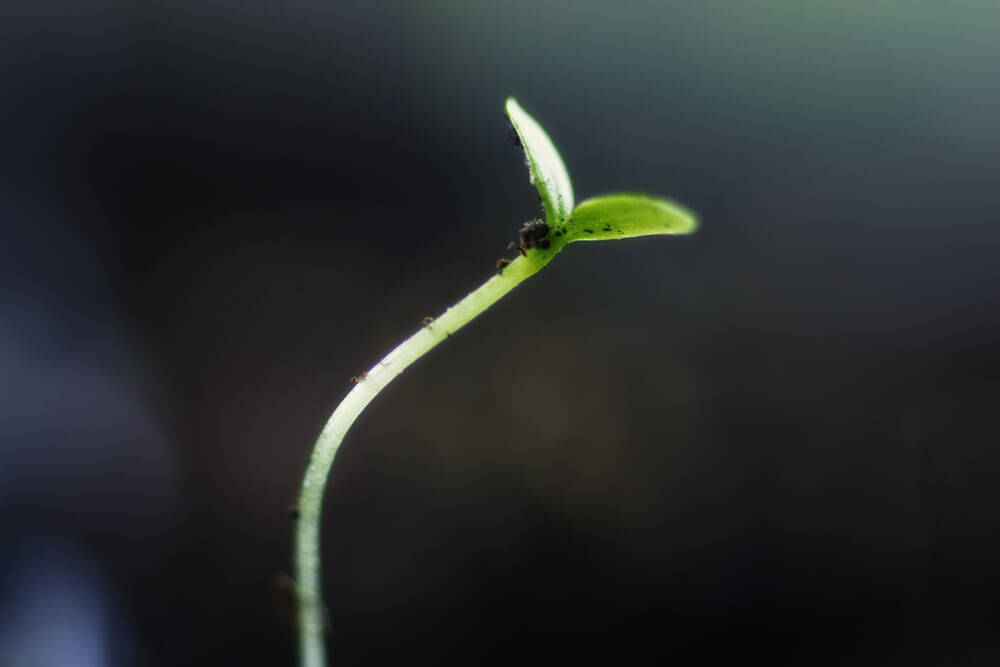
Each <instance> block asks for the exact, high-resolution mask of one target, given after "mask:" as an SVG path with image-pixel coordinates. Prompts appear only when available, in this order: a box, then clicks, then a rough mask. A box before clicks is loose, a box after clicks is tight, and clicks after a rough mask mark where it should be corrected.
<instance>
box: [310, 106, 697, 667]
mask: <svg viewBox="0 0 1000 667" xmlns="http://www.w3.org/2000/svg"><path fill="white" fill-rule="evenodd" d="M506 110H507V118H508V119H509V120H510V123H511V125H512V126H513V128H514V132H515V133H516V140H517V141H518V143H520V145H521V146H522V147H523V148H524V155H525V158H526V161H527V164H528V171H529V175H530V180H531V183H532V184H533V185H534V186H535V189H536V190H538V196H539V198H540V199H541V203H542V208H543V210H544V213H545V219H544V220H537V221H532V222H528V223H525V224H524V226H523V227H522V228H521V230H520V232H519V238H518V243H517V245H516V247H517V251H518V255H517V257H515V258H514V259H513V260H500V261H499V262H498V263H497V269H498V270H497V273H496V275H494V276H493V277H492V278H490V279H489V280H487V281H486V282H485V283H484V284H483V285H482V286H480V287H479V288H478V289H476V290H475V291H473V292H472V293H470V294H469V295H468V296H466V297H465V298H464V299H462V300H461V301H459V302H458V303H456V304H455V305H454V306H452V307H451V308H448V309H447V310H446V311H445V312H444V313H442V314H441V315H440V316H439V317H437V318H433V319H431V318H427V320H425V322H424V326H422V327H421V328H420V330H419V331H417V332H416V333H415V334H413V335H412V336H410V337H409V338H407V339H406V340H405V341H403V342H402V343H400V345H399V346H398V347H396V349H394V350H393V351H392V352H390V353H389V354H388V355H386V357H385V358H384V359H382V360H381V361H380V362H378V363H377V364H375V365H374V366H372V368H371V369H370V370H369V371H368V372H367V373H364V374H363V375H362V376H361V377H359V378H353V379H354V380H355V382H356V384H355V386H354V388H353V389H352V390H351V391H350V392H349V393H348V394H347V396H346V397H345V398H344V400H343V401H341V403H340V405H338V406H337V409H336V410H334V411H333V415H331V417H330V419H329V420H328V421H327V423H326V426H324V427H323V431H322V432H321V433H320V435H319V438H318V439H317V440H316V445H315V447H314V448H313V452H312V456H311V458H310V460H309V465H308V467H307V469H306V472H305V476H304V478H303V480H302V490H301V492H300V495H299V501H298V505H297V513H296V514H297V517H298V518H297V524H296V531H295V554H294V559H295V583H296V589H297V598H298V626H299V660H300V665H302V667H323V665H325V664H326V650H325V647H324V641H323V639H324V637H323V636H324V630H325V626H326V623H325V611H324V606H323V602H322V599H321V597H320V576H319V573H320V554H319V542H320V541H319V523H320V510H321V507H322V502H323V490H324V488H325V487H326V482H327V478H328V477H329V475H330V469H331V467H332V465H333V461H334V457H335V456H336V453H337V449H338V448H339V447H340V443H341V442H343V440H344V436H345V435H346V434H347V431H348V429H350V427H351V424H353V423H354V421H355V420H356V419H357V418H358V415H360V414H361V411H362V410H364V409H365V406H367V405H368V403H370V402H371V400H372V399H373V398H375V397H376V396H377V395H378V394H379V392H380V391H382V389H383V388H385V386H386V385H387V384H389V383H390V382H391V381H392V380H393V379H394V378H395V377H396V376H398V375H399V374H400V373H402V372H403V371H404V370H406V368H407V367H408V366H409V365H410V364H412V363H413V362H414V361H416V360H417V359H419V358H420V357H422V356H423V355H424V354H426V353H427V352H429V351H430V350H431V349H433V348H434V347H435V346H436V345H437V344H438V343H441V342H442V341H444V340H445V339H447V338H448V337H450V336H451V334H453V333H455V332H456V331H458V330H459V329H460V328H462V327H463V326H465V325H466V324H468V323H469V322H470V321H472V320H473V319H474V318H475V317H477V316H478V315H480V314H482V313H483V311H485V310H486V309H487V308H489V307H490V306H492V305H493V304H494V303H496V302H497V301H499V300H500V298H501V297H503V296H504V295H505V294H506V293H507V292H509V291H510V290H512V289H514V287H516V286H517V285H518V284H519V283H520V282H521V281H523V280H524V279H525V278H527V277H529V276H531V275H532V274H534V273H536V272H538V271H539V270H540V269H541V268H542V267H544V266H545V265H546V264H548V263H549V262H550V261H551V260H552V258H553V257H555V256H556V254H557V253H558V252H559V251H560V250H562V249H563V247H565V246H566V245H567V244H569V243H573V242H574V241H603V240H609V239H622V238H629V237H633V236H649V235H655V234H690V233H691V232H693V231H694V230H695V229H696V228H697V226H698V222H697V219H696V218H695V216H694V214H693V213H691V212H690V211H688V210H686V209H684V208H683V207H681V206H679V205H677V204H675V203H673V202H670V201H667V200H665V199H659V198H656V197H648V196H645V195H639V194H628V193H620V194H611V195H604V196H601V197H594V198H592V199H587V200H584V201H582V202H580V203H579V204H577V205H576V206H574V200H573V187H572V185H571V184H570V180H569V174H568V173H567V172H566V166H565V165H564V164H563V161H562V158H560V157H559V152H558V151H557V150H556V147H555V146H554V145H553V144H552V140H551V139H549V135H548V134H546V132H545V130H543V129H542V127H541V126H540V125H539V124H538V123H537V122H536V121H535V119H534V118H532V117H531V116H529V115H528V114H527V113H526V112H525V111H524V109H522V108H521V106H520V105H519V104H518V103H517V102H516V101H515V100H514V99H513V98H509V99H508V100H507V105H506Z"/></svg>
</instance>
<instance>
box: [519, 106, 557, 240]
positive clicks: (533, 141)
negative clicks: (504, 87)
mask: <svg viewBox="0 0 1000 667" xmlns="http://www.w3.org/2000/svg"><path fill="white" fill-rule="evenodd" d="M507 118H509V119H510V124H511V125H513V126H514V131H515V132H516V133H517V137H518V139H519V140H520V142H521V146H522V147H523V148H524V156H525V158H526V160H527V162H528V171H529V174H530V179H531V184H532V185H534V186H535V188H536V189H537V190H538V196H539V198H540V199H541V200H542V208H543V209H545V221H546V222H547V223H549V224H550V225H552V224H555V223H558V222H560V221H562V220H563V219H564V218H565V217H566V216H568V215H569V214H570V212H571V211H572V210H573V186H572V184H571V183H570V182H569V174H568V173H567V172H566V165H564V164H563V161H562V158H561V157H559V151H557V150H556V147H555V146H554V145H553V144H552V140H551V139H549V135H548V134H546V133H545V130H543V129H542V126H541V125H539V124H538V123H537V122H536V121H535V119H534V118H532V117H531V116H529V115H528V114H527V112H525V110H524V109H522V108H521V105H519V104H518V103H517V101H516V100H515V99H514V98H513V97H510V98H508V99H507Z"/></svg>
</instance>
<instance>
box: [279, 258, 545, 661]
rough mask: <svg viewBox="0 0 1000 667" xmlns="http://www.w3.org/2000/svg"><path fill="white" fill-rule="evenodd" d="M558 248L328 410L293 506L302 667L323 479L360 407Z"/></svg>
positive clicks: (497, 282) (317, 633)
mask: <svg viewBox="0 0 1000 667" xmlns="http://www.w3.org/2000/svg"><path fill="white" fill-rule="evenodd" d="M562 245H563V244H562V243H559V242H553V243H552V247H550V248H549V249H547V250H544V251H543V250H537V249H536V250H530V251H528V256H527V257H518V258H517V259H515V260H514V261H513V262H511V264H510V265H508V266H507V267H505V268H504V269H503V271H502V272H501V273H499V274H497V275H495V276H493V277H492V278H490V279H489V280H487V281H486V282H485V283H484V284H483V285H482V286H481V287H479V289H477V290H475V291H474V292H472V293H471V294H469V295H468V296H467V297H465V298H464V299H462V300H461V301H459V302H458V303H457V304H455V305H454V306H452V307H451V308H449V309H448V310H446V311H445V312H444V313H443V314H442V315H441V316H440V317H438V318H437V319H435V320H434V321H433V322H431V323H429V324H427V325H426V326H424V327H422V328H421V329H420V330H419V331H418V332H416V333H415V334H413V335H412V336H410V337H409V338H407V339H406V340H405V341H403V342H402V343H401V344H400V345H399V346H398V347H397V348H396V349H394V350H393V351H392V352H390V353H389V354H388V355H386V357H385V358H384V359H382V361H380V362H378V363H377V364H375V365H374V366H373V367H372V368H371V369H370V370H369V371H368V373H367V374H366V375H365V376H364V377H363V378H362V379H361V381H360V382H358V384H357V385H356V386H355V387H354V389H352V390H351V391H350V393H348V394H347V396H346V397H345V398H344V400H343V401H341V403H340V405H338V406H337V409H336V410H334V412H333V415H332V416H331V417H330V420H329V421H328V422H327V423H326V426H325V427H324V428H323V432H322V433H320V435H319V439H318V440H317V441H316V445H315V447H314V448H313V453H312V457H311V458H310V460H309V466H308V468H306V474H305V477H304V478H303V480H302V491H301V494H300V495H299V503H298V525H297V526H296V533H295V581H296V584H297V589H298V601H299V611H298V614H299V619H298V621H299V660H300V665H302V667H323V666H324V665H325V664H326V651H325V647H324V628H325V616H326V614H325V612H324V608H323V601H322V596H321V595H320V572H319V570H320V555H319V542H320V540H319V521H320V511H321V509H322V504H323V490H324V488H325V487H326V480H327V478H328V477H329V475H330V468H331V466H332V465H333V460H334V457H335V456H336V453H337V449H338V448H339V447H340V443H341V442H342V441H343V440H344V436H345V435H346V434H347V430H348V429H349V428H351V424H353V423H354V420H355V419H357V418H358V415H360V414H361V411H362V410H364V409H365V406H367V405H368V403H370V402H371V400H372V399H373V398H375V397H376V396H377V395H378V393H379V392H380V391H382V389H383V388H384V387H385V386H386V385H387V384H389V383H390V382H391V381H392V380H393V378H395V377H396V376H397V375H399V374H400V373H402V372H403V371H404V370H405V369H406V368H407V367H408V366H409V365H410V364H412V363H413V362H414V361H416V360H417V359H419V358H420V357H422V356H423V355H424V354H426V353H427V352H429V351H430V350H431V349H433V348H434V346H436V345H437V344H438V343H440V342H442V341H444V340H445V339H446V338H448V337H449V336H450V335H451V334H453V333H454V332H455V331H457V330H458V329H460V328H461V327H463V326H465V325H466V324H468V323H469V322H470V321H471V320H472V319H473V318H475V317H476V316H477V315H479V314H481V313H482V312H483V311H485V310H486V309H487V308H489V307H490V306H492V305H493V304H494V303H496V302H497V301H498V300H500V298H501V297H502V296H504V295H505V294H506V293H507V292H509V291H510V290H512V289H514V287H516V286H517V285H518V284H519V283H520V282H521V281H523V280H524V279H525V278H527V277H529V276H531V275H532V274H534V273H536V272H537V271H538V270H539V269H541V268H542V267H543V266H545V265H546V264H547V263H548V262H549V261H550V260H551V259H552V257H553V256H554V255H555V254H556V253H557V252H558V251H559V250H560V249H561V247H562Z"/></svg>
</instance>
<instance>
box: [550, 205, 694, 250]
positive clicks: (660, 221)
mask: <svg viewBox="0 0 1000 667" xmlns="http://www.w3.org/2000/svg"><path fill="white" fill-rule="evenodd" d="M697 228H698V219H697V218H696V217H695V215H694V213H692V212H691V211H689V210H687V209H686V208H684V207H682V206H680V205H678V204H675V203H673V202H671V201H668V200H666V199H660V198H658V197H647V196H646V195H636V194H626V193H622V194H613V195H604V196H602V197H594V198H592V199H587V200H585V201H582V202H580V205H579V206H577V207H576V208H575V209H573V213H572V215H570V217H569V218H568V219H567V220H566V222H565V224H564V225H563V226H562V228H558V227H557V228H556V231H557V232H558V231H561V232H562V234H563V235H564V236H565V239H566V242H567V243H569V242H572V241H603V240H605V239H625V238H629V237H632V236H648V235H651V234H690V233H691V232H693V231H694V230H695V229H697Z"/></svg>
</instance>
